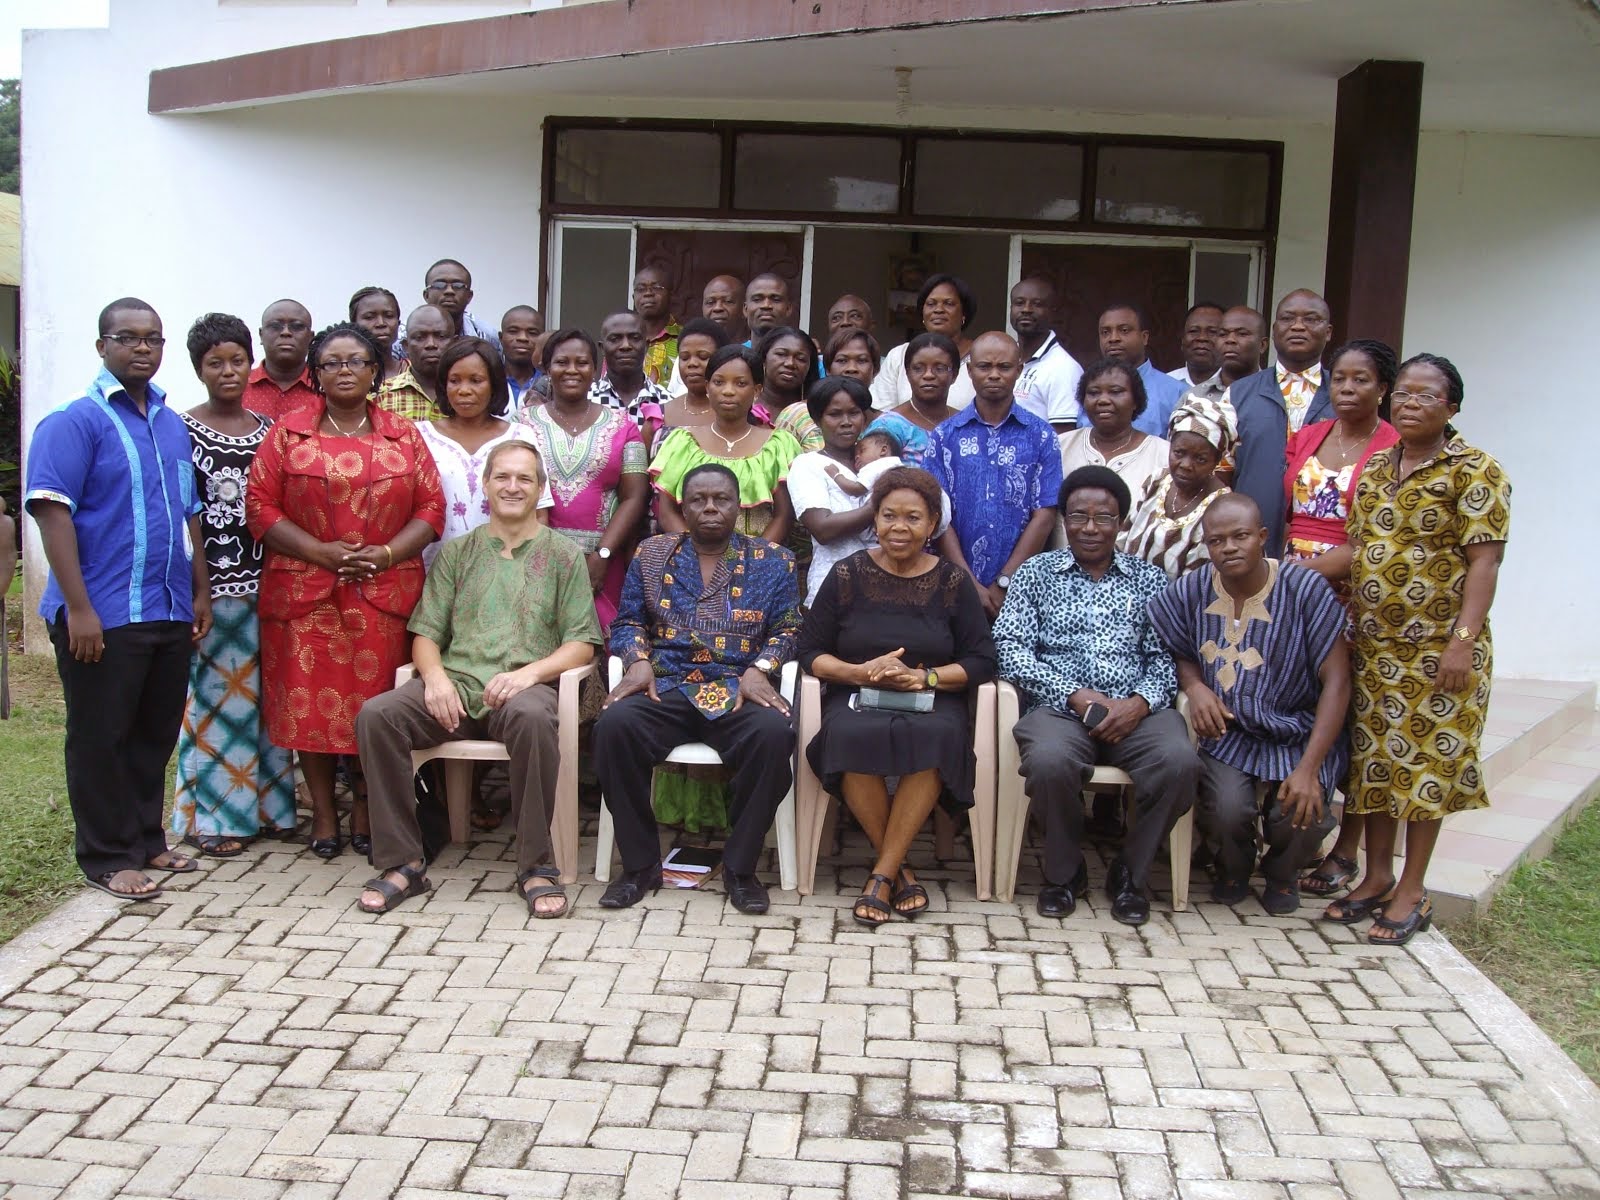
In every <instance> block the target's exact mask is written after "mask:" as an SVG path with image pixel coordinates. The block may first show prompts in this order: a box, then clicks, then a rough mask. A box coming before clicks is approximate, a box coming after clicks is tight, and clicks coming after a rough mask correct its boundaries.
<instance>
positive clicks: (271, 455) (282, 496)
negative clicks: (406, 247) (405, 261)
mask: <svg viewBox="0 0 1600 1200" xmlns="http://www.w3.org/2000/svg"><path fill="white" fill-rule="evenodd" d="M382 364H383V355H382V352H381V348H380V347H379V346H378V344H377V343H376V342H374V341H373V339H372V336H371V335H370V334H369V333H367V332H366V331H365V330H364V329H361V328H360V327H358V326H356V325H351V324H339V325H333V326H330V327H329V328H327V329H324V330H323V331H322V332H321V333H319V334H318V335H317V337H316V339H315V340H314V341H313V342H312V343H311V353H310V365H311V378H312V386H313V387H315V388H316V390H317V392H318V393H319V394H320V395H321V397H322V400H323V403H321V404H316V405H308V406H305V407H304V408H302V409H300V410H298V411H296V412H293V413H290V414H289V415H288V416H286V417H284V418H283V419H282V420H281V421H279V422H278V423H277V424H276V425H274V426H273V427H272V429H271V431H270V432H269V433H268V434H267V437H266V440H265V441H264V442H262V443H261V448H260V450H259V451H257V453H256V460H255V463H254V465H253V466H252V467H251V469H250V488H249V493H248V501H247V507H246V512H245V516H246V519H247V521H248V522H249V525H250V532H251V533H253V534H254V535H255V536H256V538H257V539H258V540H259V541H260V542H261V543H262V545H263V546H265V547H266V550H267V558H266V564H265V567H264V569H263V571H262V574H261V599H260V614H261V686H262V708H263V710H264V711H265V715H266V720H267V733H268V735H269V736H270V737H271V738H272V741H273V743H274V744H275V745H278V746H282V747H285V748H286V749H291V750H294V751H296V752H297V753H298V755H299V758H300V771H301V774H302V775H303V776H304V777H305V781H306V789H307V791H309V792H310V793H311V849H312V852H313V853H315V854H316V855H318V856H319V857H321V858H326V859H331V858H335V857H337V856H338V854H339V852H340V851H341V850H342V849H343V848H344V842H343V839H342V838H341V837H340V836H339V819H338V815H337V814H336V813H335V812H334V807H333V770H334V761H335V759H336V757H337V756H338V755H340V754H351V755H353V754H355V753H356V713H357V712H359V711H360V710H361V705H362V704H363V703H364V702H365V701H366V700H368V699H370V698H371V697H373V696H376V695H377V694H378V693H380V692H384V691H387V690H388V689H389V688H391V687H393V686H394V673H395V671H396V669H397V668H399V667H400V666H402V665H403V664H405V663H406V662H407V661H408V659H409V657H410V645H411V639H410V635H409V634H407V632H406V622H407V620H408V619H409V618H410V616H411V610H412V609H413V608H414V607H416V603H417V600H418V599H419V598H420V597H421V595H422V579H423V567H422V559H421V557H420V555H421V553H422V548H423V547H424V546H426V545H428V544H429V543H430V542H432V541H433V540H434V538H436V537H438V536H439V534H440V532H441V531H442V530H443V528H444V491H443V489H442V488H441V487H440V484H439V472H438V469H437V468H436V467H435V466H434V463H433V456H432V455H431V454H430V453H429V452H428V448H427V446H426V445H425V444H424V443H423V441H422V436H421V434H419V433H418V432H417V428H416V426H415V425H414V424H413V423H412V422H410V421H402V420H401V419H400V418H398V417H396V416H394V415H393V414H391V413H389V412H386V411H385V410H383V409H381V408H379V407H378V405H377V402H376V395H377V391H378V384H379V383H381V382H382V381H383V366H382ZM369 830H370V827H369V826H368V825H367V812H366V801H365V798H364V797H358V798H357V799H356V801H355V804H354V806H353V807H352V809H351V813H350V839H351V843H352V844H353V845H354V846H355V847H356V848H357V849H358V850H360V849H362V842H363V841H364V840H367V841H369V844H370V832H369Z"/></svg>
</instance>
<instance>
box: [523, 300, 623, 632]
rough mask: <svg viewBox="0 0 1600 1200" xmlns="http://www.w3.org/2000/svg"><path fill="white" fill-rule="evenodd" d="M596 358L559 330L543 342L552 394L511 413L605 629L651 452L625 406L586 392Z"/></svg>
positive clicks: (579, 337)
mask: <svg viewBox="0 0 1600 1200" xmlns="http://www.w3.org/2000/svg"><path fill="white" fill-rule="evenodd" d="M599 361H600V354H599V351H598V350H597V349H596V347H595V344H594V339H593V338H591V337H590V336H589V335H588V334H587V333H585V332H584V331H583V330H581V329H563V330H561V331H560V332H558V333H556V334H555V335H553V336H552V337H551V338H550V340H549V341H547V342H546V343H545V345H544V362H543V368H544V372H545V374H546V375H547V376H548V377H549V379H550V398H549V399H548V400H546V401H545V402H544V403H543V404H533V405H529V406H527V407H526V408H524V409H523V410H522V411H521V412H519V413H518V414H517V421H518V422H519V424H520V425H521V426H522V427H524V428H526V430H527V431H528V433H529V435H530V436H531V437H532V439H533V441H534V442H535V444H537V445H538V447H539V453H540V454H542V455H543V456H544V466H545V472H546V473H547V474H548V475H549V483H550V492H551V494H552V495H553V496H554V497H555V502H556V503H555V507H554V508H552V509H549V510H547V511H548V513H549V520H550V528H551V529H554V530H556V531H557V532H558V533H562V534H565V535H566V536H567V537H569V538H571V539H572V540H573V541H575V542H577V543H578V546H579V548H581V549H582V550H583V552H584V557H585V560H586V562H587V563H588V567H589V583H590V585H591V586H592V587H593V588H594V593H595V595H594V608H595V615H596V616H598V617H599V618H600V627H601V628H602V629H609V628H610V627H611V620H612V618H613V617H615V616H616V615H617V601H618V600H620V599H621V598H622V577H623V575H625V574H626V573H627V569H628V558H629V553H630V551H631V550H632V548H633V543H634V540H635V538H636V536H637V534H638V531H639V528H640V524H641V522H642V521H643V518H644V513H645V505H646V504H647V503H648V500H649V495H650V476H649V473H648V472H649V469H650V463H649V457H648V454H647V451H646V447H645V443H644V438H643V436H642V435H641V434H640V432H639V427H638V426H637V425H635V424H634V422H633V419H632V418H631V417H629V416H628V414H627V413H625V412H622V411H620V410H618V409H614V408H608V407H606V406H605V405H603V404H596V403H594V402H592V401H590V399H589V387H590V385H591V384H593V383H594V374H595V366H596V364H597V363H598V362H599Z"/></svg>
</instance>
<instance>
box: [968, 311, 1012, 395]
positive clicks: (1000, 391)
mask: <svg viewBox="0 0 1600 1200" xmlns="http://www.w3.org/2000/svg"><path fill="white" fill-rule="evenodd" d="M967 375H968V376H969V377H970V378H971V379H972V390H973V391H974V392H975V393H976V394H977V398H978V401H979V403H980V404H982V405H983V406H985V407H986V408H989V409H991V410H992V411H994V412H1004V411H1006V410H1007V409H1009V408H1010V406H1011V402H1012V398H1013V395H1014V393H1015V392H1016V390H1017V380H1018V378H1020V377H1021V375H1022V350H1021V349H1020V348H1019V347H1018V346H1017V340H1016V338H1014V337H1012V336H1011V335H1010V334H1008V333H1000V332H998V331H991V332H989V333H980V334H979V335H978V336H977V337H976V338H974V339H973V342H972V353H971V354H970V355H968V357H967Z"/></svg>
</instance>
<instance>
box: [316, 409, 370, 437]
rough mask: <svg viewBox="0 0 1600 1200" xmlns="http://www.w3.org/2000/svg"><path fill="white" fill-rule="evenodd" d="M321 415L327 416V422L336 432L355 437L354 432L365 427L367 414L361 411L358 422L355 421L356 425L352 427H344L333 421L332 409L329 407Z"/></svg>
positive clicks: (358, 431)
mask: <svg viewBox="0 0 1600 1200" xmlns="http://www.w3.org/2000/svg"><path fill="white" fill-rule="evenodd" d="M322 415H323V416H325V417H327V418H328V424H329V425H332V426H333V427H334V429H335V430H336V431H337V432H338V433H340V434H341V435H343V436H344V437H355V435H356V434H358V433H360V432H361V431H362V430H363V429H364V428H366V424H367V414H366V413H362V414H361V420H360V421H359V422H357V424H356V427H355V428H354V429H346V428H345V427H344V426H343V425H341V424H339V422H337V421H335V420H334V419H333V410H332V409H331V408H330V409H324V410H323V414H322Z"/></svg>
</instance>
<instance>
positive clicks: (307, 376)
mask: <svg viewBox="0 0 1600 1200" xmlns="http://www.w3.org/2000/svg"><path fill="white" fill-rule="evenodd" d="M310 349H311V313H310V312H309V311H308V310H307V309H306V306H305V305H304V304H301V303H300V301H298V300H274V301H273V302H272V303H271V304H269V305H267V311H266V312H264V313H262V314H261V364H260V365H259V366H257V367H256V368H255V369H254V370H252V371H251V372H250V379H249V381H248V382H247V383H246V384H245V386H244V400H243V404H244V406H245V407H246V408H248V409H249V410H250V411H251V412H254V413H260V414H261V415H262V416H263V417H266V418H267V419H268V420H269V421H276V420H277V419H278V418H279V417H282V416H284V415H286V414H288V413H291V412H293V411H294V410H295V409H297V408H300V407H302V406H304V405H307V404H314V403H316V400H317V393H316V391H315V390H313V388H312V387H311V372H310V371H308V370H307V369H306V353H307V351H309V350H310Z"/></svg>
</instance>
